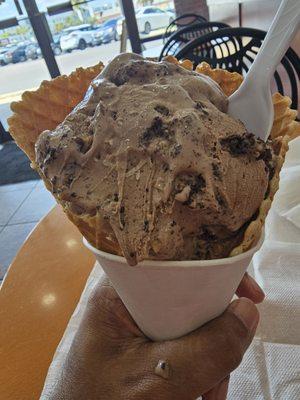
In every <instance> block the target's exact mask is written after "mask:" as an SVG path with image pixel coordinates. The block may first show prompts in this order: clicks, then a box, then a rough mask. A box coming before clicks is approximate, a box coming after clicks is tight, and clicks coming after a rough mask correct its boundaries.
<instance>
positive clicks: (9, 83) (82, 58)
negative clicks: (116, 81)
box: [0, 40, 162, 103]
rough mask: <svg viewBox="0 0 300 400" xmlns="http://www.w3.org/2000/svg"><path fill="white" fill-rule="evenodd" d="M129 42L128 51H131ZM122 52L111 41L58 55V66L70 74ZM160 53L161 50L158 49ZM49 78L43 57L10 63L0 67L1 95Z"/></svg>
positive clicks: (150, 43)
mask: <svg viewBox="0 0 300 400" xmlns="http://www.w3.org/2000/svg"><path fill="white" fill-rule="evenodd" d="M161 45H162V41H161V40H158V41H155V42H148V43H146V44H145V49H146V50H149V49H152V48H153V47H157V46H161ZM130 50H131V47H130V43H129V41H128V42H127V51H130ZM119 52H120V42H115V41H113V42H111V43H108V44H104V45H101V46H98V47H92V48H87V49H85V50H83V51H81V50H74V51H73V52H72V53H68V54H62V55H60V56H57V57H56V60H57V63H58V66H59V68H60V70H61V72H62V73H63V74H69V73H70V72H72V71H74V69H75V68H77V67H88V66H91V65H94V64H97V63H98V62H99V61H102V62H104V63H107V62H108V61H109V60H111V59H112V58H113V57H114V56H115V55H117V54H118V53H119ZM157 53H159V50H157ZM44 79H49V73H48V70H47V67H46V64H45V62H44V60H43V59H39V60H34V61H32V60H29V61H26V62H23V63H18V64H9V65H6V66H4V67H0V96H1V95H3V94H6V93H13V92H17V91H20V90H25V89H31V88H35V87H37V86H39V84H40V83H41V81H42V80H44ZM2 103H3V101H2Z"/></svg>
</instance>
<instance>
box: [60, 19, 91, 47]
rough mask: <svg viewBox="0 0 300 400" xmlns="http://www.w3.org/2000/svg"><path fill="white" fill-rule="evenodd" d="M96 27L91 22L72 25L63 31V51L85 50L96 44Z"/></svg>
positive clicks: (61, 43)
mask: <svg viewBox="0 0 300 400" xmlns="http://www.w3.org/2000/svg"><path fill="white" fill-rule="evenodd" d="M94 33H95V32H94V29H93V27H92V25H90V24H82V25H77V26H71V27H70V28H66V29H64V30H63V31H62V35H61V38H60V47H61V49H62V51H67V52H71V51H72V50H74V49H80V50H84V49H85V48H86V47H87V46H92V45H93V44H94V41H93V40H94Z"/></svg>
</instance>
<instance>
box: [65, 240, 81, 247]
mask: <svg viewBox="0 0 300 400" xmlns="http://www.w3.org/2000/svg"><path fill="white" fill-rule="evenodd" d="M77 244H78V242H77V240H75V239H69V240H67V241H66V245H67V247H68V248H69V249H72V248H73V247H75V246H76V245H77Z"/></svg>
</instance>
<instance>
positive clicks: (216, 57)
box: [176, 28, 300, 109]
mask: <svg viewBox="0 0 300 400" xmlns="http://www.w3.org/2000/svg"><path fill="white" fill-rule="evenodd" d="M265 36H266V32H264V31H261V30H258V29H251V28H225V29H219V30H217V31H215V32H211V33H208V34H207V35H204V36H201V37H199V38H197V39H194V40H192V41H190V42H189V43H187V44H186V45H185V46H184V47H182V48H181V49H180V50H179V51H178V52H177V53H176V57H177V58H178V59H179V60H180V59H185V58H188V59H189V60H191V61H193V62H194V65H195V66H196V65H197V64H199V63H200V62H202V61H206V62H208V63H209V64H210V65H211V66H212V67H213V68H224V69H227V70H229V71H236V72H238V73H240V74H242V75H246V73H247V71H248V70H249V68H250V66H251V64H252V63H253V61H254V58H255V56H256V55H257V53H258V51H259V48H260V46H261V44H262V42H263V40H264V38H265ZM274 80H275V83H276V87H277V90H278V92H279V93H281V94H283V95H284V94H286V95H288V96H290V97H291V99H292V108H294V109H298V104H299V103H298V90H299V80H300V59H299V57H298V55H297V54H296V52H295V51H294V50H293V49H292V48H289V49H288V51H287V52H286V54H285V56H284V57H283V59H282V60H281V64H280V65H279V66H278V68H277V70H276V72H275V74H274Z"/></svg>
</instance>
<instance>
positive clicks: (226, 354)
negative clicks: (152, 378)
mask: <svg viewBox="0 0 300 400" xmlns="http://www.w3.org/2000/svg"><path fill="white" fill-rule="evenodd" d="M258 321H259V314H258V310H257V308H256V306H255V305H254V303H253V302H252V301H251V300H249V299H246V298H241V299H239V300H236V301H234V302H232V303H231V304H230V306H229V307H228V308H227V310H226V311H225V312H224V313H223V314H222V315H221V316H220V317H218V318H216V319H214V320H213V321H211V322H209V323H207V324H206V325H204V326H203V327H201V328H199V329H197V330H196V331H194V332H192V333H191V334H189V335H187V336H184V337H182V338H180V339H178V340H173V341H167V342H163V343H153V348H152V352H153V354H152V356H153V357H156V359H157V360H160V363H159V365H164V367H165V368H166V366H167V368H168V371H169V373H168V376H167V378H166V375H164V374H161V376H162V378H161V379H164V378H165V379H164V380H165V382H164V383H163V382H161V383H162V384H163V385H166V386H168V387H169V389H170V388H173V389H174V396H173V397H172V399H173V398H174V399H183V398H184V399H187V400H188V399H191V400H194V399H195V398H197V397H198V396H200V395H202V394H204V393H206V392H208V391H209V390H210V389H211V388H213V387H214V386H216V385H217V384H218V383H219V382H221V381H222V380H223V379H224V378H226V377H227V376H228V375H229V374H230V373H231V372H232V371H233V370H234V369H235V368H237V367H238V365H239V364H240V362H241V361H242V358H243V355H244V353H245V351H246V350H247V348H248V346H249V345H250V343H251V341H252V339H253V336H254V333H255V330H256V327H257V324H258ZM162 360H163V361H164V362H165V364H163V363H162ZM157 371H158V370H157V369H156V372H157Z"/></svg>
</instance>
